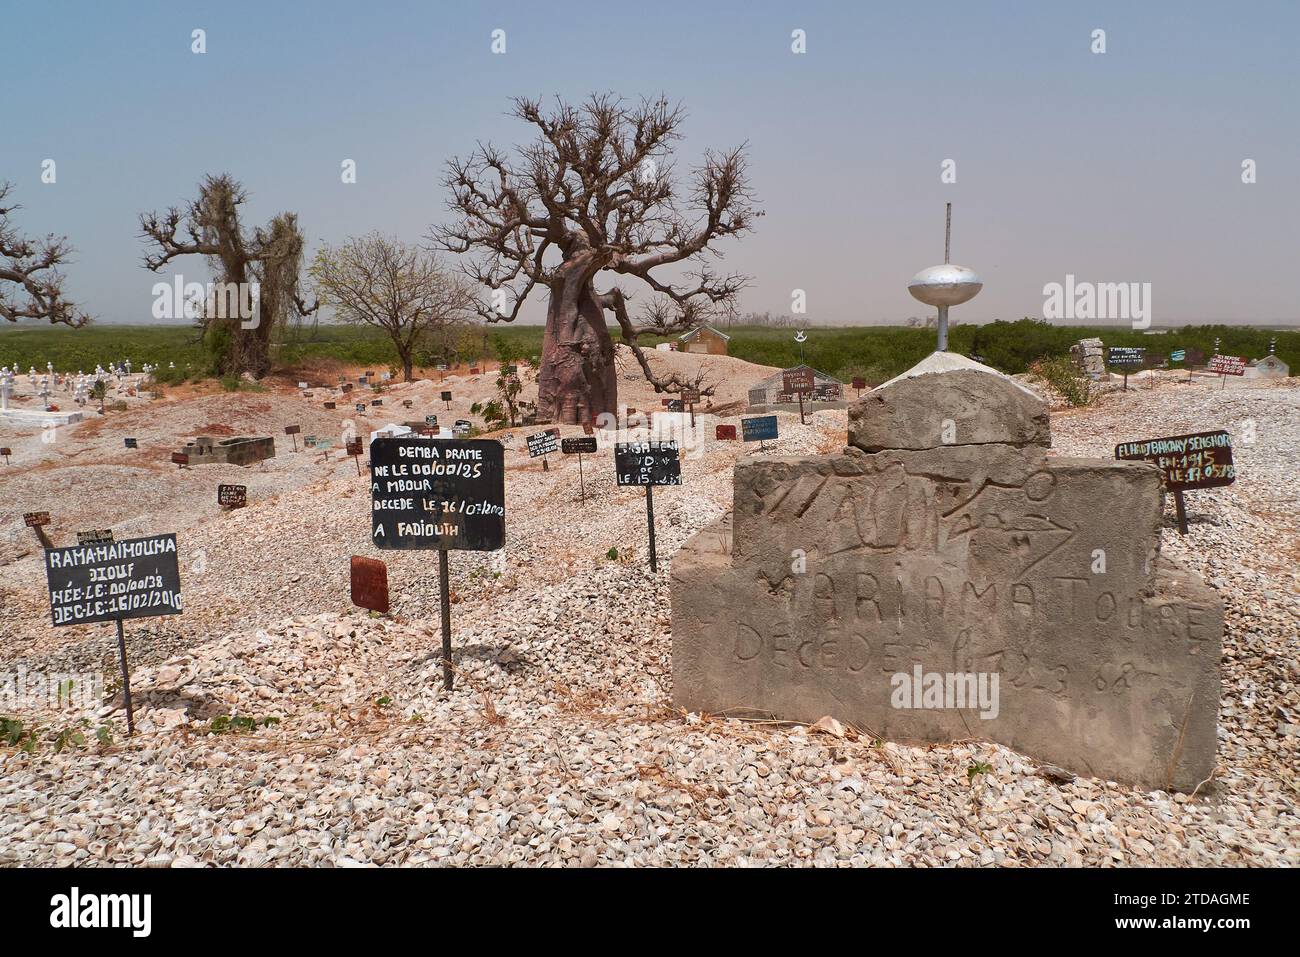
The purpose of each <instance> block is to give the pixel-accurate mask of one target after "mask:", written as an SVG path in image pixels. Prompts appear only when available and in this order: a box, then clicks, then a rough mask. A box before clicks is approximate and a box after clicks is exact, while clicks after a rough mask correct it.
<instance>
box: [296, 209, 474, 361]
mask: <svg viewBox="0 0 1300 957" xmlns="http://www.w3.org/2000/svg"><path fill="white" fill-rule="evenodd" d="M309 272H310V273H311V276H312V279H314V280H315V282H316V289H317V291H318V292H319V294H320V301H321V303H322V304H324V305H331V306H333V307H334V315H335V317H336V318H337V319H339V320H341V321H343V322H347V323H352V324H356V325H369V326H374V327H376V328H378V329H382V330H383V331H384V332H385V333H387V334H388V338H389V339H391V340H392V342H393V348H394V349H396V350H397V356H398V359H399V360H400V361H401V363H402V375H403V377H404V379H405V381H407V382H410V381H411V370H412V366H413V364H414V356H415V350H416V349H417V348H419V347H420V346H421V345H423V344H424V343H425V342H427V341H428V340H429V338H430V337H431V336H432V335H433V334H434V333H435V332H437V331H438V330H441V329H445V328H448V327H455V326H458V325H459V324H460V323H462V322H464V321H466V320H467V319H468V318H470V317H471V316H472V315H473V309H472V306H473V293H472V291H471V290H470V289H469V283H468V282H467V281H466V280H465V278H464V277H463V276H461V275H460V274H459V273H458V272H455V271H453V270H451V269H448V268H447V267H446V266H444V265H443V263H442V262H441V261H440V260H439V259H438V258H437V257H436V256H435V255H434V254H433V253H431V252H428V251H426V250H422V249H420V248H419V247H417V246H411V245H409V244H407V243H404V242H402V241H401V240H398V239H390V238H388V237H387V236H382V235H380V234H378V233H370V234H368V235H365V236H354V237H350V238H349V239H348V240H347V241H346V242H345V243H343V244H342V245H341V246H337V247H334V246H324V247H322V248H321V249H320V250H318V251H317V253H316V257H315V259H313V260H312V265H311V269H310V270H309Z"/></svg>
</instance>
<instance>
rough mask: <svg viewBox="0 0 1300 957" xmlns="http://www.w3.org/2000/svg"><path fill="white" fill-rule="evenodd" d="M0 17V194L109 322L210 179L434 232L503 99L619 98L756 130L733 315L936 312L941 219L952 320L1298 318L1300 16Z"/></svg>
mask: <svg viewBox="0 0 1300 957" xmlns="http://www.w3.org/2000/svg"><path fill="white" fill-rule="evenodd" d="M0 5H2V7H3V13H2V14H0V30H2V31H3V32H2V33H0V60H3V62H4V74H5V97H4V99H5V103H6V106H5V121H4V123H3V126H2V127H0V179H8V180H11V181H12V182H13V183H14V184H15V186H16V187H17V197H16V198H17V199H18V201H19V202H21V203H22V204H23V206H24V207H25V208H24V209H23V210H22V211H20V212H19V213H18V214H17V218H18V222H19V224H20V225H21V226H22V227H23V228H24V229H25V230H26V231H28V232H32V233H35V232H40V233H44V232H49V231H53V232H56V233H66V234H67V235H68V236H69V237H70V238H71V240H72V241H73V243H74V244H75V245H76V247H77V250H78V255H77V261H76V263H75V264H74V265H73V266H72V267H71V268H70V269H69V270H68V272H69V275H70V290H71V292H72V293H73V294H74V295H75V296H76V298H77V299H78V300H79V301H80V302H82V303H83V304H85V305H86V306H87V307H88V308H89V309H90V310H91V311H92V312H94V313H97V314H98V315H99V316H100V317H102V318H103V319H105V320H113V321H126V320H131V321H146V320H148V318H149V308H150V304H151V302H152V294H151V291H150V290H151V287H152V285H153V283H154V282H156V281H158V277H155V276H154V275H153V274H151V273H148V272H147V271H146V270H144V269H143V268H142V267H141V266H140V256H141V253H142V245H141V242H140V241H139V239H138V238H137V235H136V234H137V229H138V226H137V217H138V215H139V213H140V212H141V211H143V210H148V209H154V208H157V209H163V208H165V207H167V206H169V205H172V204H179V203H182V202H183V201H185V200H187V199H189V198H190V197H192V196H193V195H194V194H195V184H196V183H197V182H198V180H199V179H200V177H201V176H202V175H203V174H204V173H207V172H229V173H231V174H233V175H234V176H235V177H236V178H238V179H239V180H241V181H242V182H243V183H244V185H245V186H246V187H247V188H248V189H249V191H250V192H251V194H252V198H251V201H250V202H249V204H248V206H247V207H246V213H245V222H246V223H248V224H253V223H261V222H265V221H266V220H267V219H269V218H270V217H271V216H272V215H274V214H275V213H276V212H278V211H280V210H285V209H287V210H294V211H297V212H298V214H299V216H300V220H301V223H302V225H303V228H304V231H305V233H306V235H307V237H308V240H309V243H310V244H311V246H312V247H314V246H316V245H317V244H318V243H319V242H321V241H326V242H337V241H339V240H341V239H343V238H344V237H345V236H347V235H348V234H350V233H360V232H365V231H367V230H370V229H379V230H382V231H384V232H387V233H391V234H395V235H397V236H400V237H403V238H406V239H411V240H416V239H419V238H420V237H422V236H423V235H424V233H425V232H426V230H427V228H428V226H429V224H430V223H431V222H435V221H438V220H439V219H441V218H442V217H444V216H445V215H447V214H446V209H445V201H446V194H445V192H444V191H443V190H442V188H441V187H440V186H439V185H438V182H439V179H440V176H441V173H442V170H443V165H444V163H445V161H446V160H447V158H448V157H449V156H451V155H453V154H456V153H461V154H463V153H467V152H468V151H470V150H471V149H472V148H473V146H474V144H475V142H476V141H477V140H480V139H484V140H489V139H490V140H492V141H493V142H496V143H498V144H500V145H514V144H515V143H517V142H520V141H521V140H523V139H528V138H530V135H529V129H528V127H526V126H525V125H524V124H522V123H520V122H519V121H516V120H512V119H510V118H508V117H506V116H505V115H504V112H505V110H506V109H507V106H508V100H509V98H510V97H511V96H514V95H519V94H530V95H544V96H551V95H553V94H559V95H561V96H564V97H569V98H582V97H584V96H586V95H587V94H589V93H591V92H593V91H603V90H611V91H615V92H618V93H621V94H623V95H625V96H628V97H639V96H641V95H654V94H658V93H660V92H663V93H665V94H667V95H668V96H669V97H670V98H671V99H674V100H680V101H681V102H682V103H683V104H684V105H685V106H686V108H687V110H688V112H689V118H688V120H687V123H686V125H685V127H684V133H685V139H684V141H683V142H682V143H681V147H680V151H679V164H680V165H682V166H687V165H689V163H690V162H691V161H692V160H693V159H695V158H696V157H697V156H698V154H699V152H700V151H701V150H702V149H703V148H705V147H710V146H711V147H729V146H732V145H734V144H737V143H740V142H743V141H748V143H749V150H750V157H751V166H752V174H753V183H754V187H755V189H756V191H757V193H758V195H759V198H760V200H761V205H762V207H763V208H764V209H765V210H766V213H767V215H766V216H765V217H764V218H763V219H761V220H759V221H758V228H757V230H756V231H755V232H754V233H752V234H751V235H749V236H748V237H746V238H744V239H743V240H740V241H732V242H729V243H727V244H726V245H725V246H723V247H722V248H723V249H724V251H725V252H726V254H727V257H726V260H725V266H726V267H727V268H730V269H736V270H740V271H743V272H746V273H749V274H750V275H752V276H754V277H755V281H754V284H753V286H752V287H751V288H750V289H748V290H747V291H746V293H745V294H744V296H743V299H742V301H741V304H740V305H741V308H742V309H744V310H771V311H773V312H786V311H788V310H789V308H790V297H791V290H793V289H796V288H801V289H804V290H806V292H807V297H808V318H810V319H811V320H812V321H813V322H814V323H849V322H853V323H857V322H890V321H892V322H898V321H900V320H902V319H904V318H906V317H907V316H909V315H919V314H923V313H924V312H925V311H926V310H925V307H923V306H921V305H920V304H919V303H916V302H915V301H914V300H912V299H911V297H910V296H909V295H908V293H907V288H906V286H907V281H908V279H909V278H910V277H911V276H912V275H913V274H914V273H915V272H917V271H918V270H919V269H921V268H923V267H925V266H928V265H932V264H934V263H937V262H941V261H942V259H943V204H944V202H945V201H952V202H953V203H954V229H953V232H954V240H953V261H954V262H957V263H961V264H963V265H968V266H971V267H973V268H974V269H976V270H977V271H978V272H979V273H980V274H981V275H982V277H983V278H984V281H985V288H984V291H983V292H982V293H981V294H980V295H979V296H978V297H977V298H976V299H975V300H974V301H973V302H971V303H970V304H968V305H964V306H961V307H958V308H957V309H955V310H954V312H953V317H954V319H958V320H965V321H984V320H990V319H995V318H1012V319H1014V318H1019V317H1020V316H1022V315H1026V314H1030V315H1038V314H1041V312H1042V309H1043V298H1044V297H1043V292H1042V288H1043V285H1044V284H1045V283H1049V282H1061V281H1063V280H1064V278H1065V276H1066V274H1067V273H1073V274H1074V275H1075V276H1076V277H1077V278H1078V279H1080V280H1091V281H1096V282H1128V281H1136V282H1150V283H1151V284H1152V299H1153V315H1154V320H1155V323H1156V324H1164V323H1170V322H1183V321H1188V322H1194V321H1208V320H1216V319H1225V318H1227V319H1242V320H1258V321H1267V320H1278V319H1283V320H1294V319H1295V318H1296V317H1297V315H1298V314H1300V310H1297V307H1296V290H1295V289H1293V288H1292V287H1291V283H1292V282H1294V281H1295V279H1296V275H1297V268H1296V259H1297V249H1298V247H1300V242H1298V238H1300V187H1298V185H1297V177H1298V176H1300V122H1298V120H1300V108H1298V107H1297V105H1296V97H1297V93H1300V82H1298V81H1300V56H1297V54H1296V51H1295V44H1296V37H1297V35H1300V3H1296V2H1278V3H1255V2H1234V3H1226V2H1224V3H1191V2H1178V3H1172V2H1171V3H1157V2H1144V3H1131V2H1125V3H1113V4H1112V3H1045V2H1024V3H1009V2H1008V3H971V2H962V3H924V4H921V3H898V2H889V3H849V2H842V3H808V2H800V3H775V2H769V3H761V2H760V3H755V2H745V3H713V2H700V0H695V2H689V3H685V2H680V3H679V2H671V0H655V2H643V3H635V4H632V3H629V4H620V3H615V2H605V3H600V4H592V3H582V4H578V3H567V2H563V0H561V2H556V3H546V4H542V3H537V2H529V3H517V4H516V3H492V4H474V3H455V4H452V3H435V2H418V3H417V2H412V3H390V2H369V3H354V2H319V3H310V4H309V3H305V2H304V3H289V2H267V0H262V2H247V3H245V2H231V0H224V2H221V3H207V4H197V3H195V4H189V3H180V2H171V3H152V2H132V3H92V2H88V0H87V2H81V3H58V2H49V3H31V2H29V3H18V2H13V0H0ZM195 28H203V29H205V30H206V31H207V53H206V54H204V55H195V54H193V53H191V52H190V44H191V39H190V34H191V31H192V30H193V29H195ZM497 28H500V29H503V30H505V31H506V38H507V50H508V52H507V53H506V54H505V55H494V54H493V53H492V52H491V50H490V42H491V38H490V34H491V31H492V30H494V29H497ZM796 28H798V29H802V30H805V31H806V33H807V53H806V54H803V55H796V54H793V53H792V52H791V49H790V44H791V31H792V30H794V29H796ZM1096 28H1101V29H1104V30H1105V31H1106V45H1107V52H1106V53H1104V54H1094V53H1092V52H1090V49H1089V47H1090V43H1091V39H1090V34H1091V32H1092V31H1093V30H1094V29H1096ZM46 158H52V159H54V160H55V161H56V162H57V175H58V181H57V183H56V184H52V185H51V184H43V183H41V180H40V173H41V162H42V160H44V159H46ZM345 158H351V159H355V160H356V162H357V166H358V182H357V183H356V184H355V185H344V184H343V183H342V182H340V175H339V174H340V163H341V162H342V161H343V160H344V159H345ZM949 158H951V159H953V160H955V161H956V171H957V182H956V183H955V184H951V185H946V184H943V183H941V182H940V171H941V170H940V166H941V163H942V162H943V161H944V160H945V159H949ZM1247 158H1249V159H1253V160H1255V161H1256V163H1257V164H1258V182H1257V183H1255V184H1253V185H1245V184H1243V183H1242V182H1241V164H1242V161H1243V159H1247ZM177 269H178V270H179V271H181V272H183V273H184V274H186V275H187V277H188V278H192V279H200V280H201V279H204V278H206V274H205V273H204V271H203V268H202V265H201V263H200V262H199V261H197V260H195V261H192V262H191V261H185V260H181V261H179V265H178V266H177ZM541 308H542V300H540V299H539V301H538V307H537V309H536V310H535V311H534V312H533V313H532V315H534V316H537V315H539V314H540V312H541Z"/></svg>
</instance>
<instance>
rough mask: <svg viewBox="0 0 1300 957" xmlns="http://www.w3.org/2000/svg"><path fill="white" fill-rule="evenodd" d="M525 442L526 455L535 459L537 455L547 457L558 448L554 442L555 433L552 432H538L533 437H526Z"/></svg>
mask: <svg viewBox="0 0 1300 957" xmlns="http://www.w3.org/2000/svg"><path fill="white" fill-rule="evenodd" d="M527 440H528V454H529V455H530V456H531V457H533V458H537V456H539V455H548V454H550V453H551V452H555V451H557V450H558V449H559V447H560V446H559V443H558V442H556V441H555V433H553V432H538V433H537V434H535V435H530V436H528V437H527Z"/></svg>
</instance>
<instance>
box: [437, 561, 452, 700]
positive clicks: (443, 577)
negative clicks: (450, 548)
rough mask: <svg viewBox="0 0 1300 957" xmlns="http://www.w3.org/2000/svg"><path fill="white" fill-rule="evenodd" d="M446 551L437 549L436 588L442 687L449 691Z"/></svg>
mask: <svg viewBox="0 0 1300 957" xmlns="http://www.w3.org/2000/svg"><path fill="white" fill-rule="evenodd" d="M450 577H451V576H450V575H449V574H448V573H447V549H445V548H440V549H438V588H439V589H440V590H441V592H442V686H443V687H444V688H446V689H447V690H448V691H450V690H451V680H452V675H451V590H450V585H449V583H448V579H449V578H450Z"/></svg>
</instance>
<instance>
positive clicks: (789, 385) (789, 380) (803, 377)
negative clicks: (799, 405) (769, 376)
mask: <svg viewBox="0 0 1300 957" xmlns="http://www.w3.org/2000/svg"><path fill="white" fill-rule="evenodd" d="M781 389H782V391H784V392H788V393H790V394H791V395H794V394H795V393H796V392H811V391H812V390H813V374H812V369H807V368H804V369H785V370H782V372H781Z"/></svg>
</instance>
